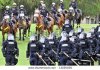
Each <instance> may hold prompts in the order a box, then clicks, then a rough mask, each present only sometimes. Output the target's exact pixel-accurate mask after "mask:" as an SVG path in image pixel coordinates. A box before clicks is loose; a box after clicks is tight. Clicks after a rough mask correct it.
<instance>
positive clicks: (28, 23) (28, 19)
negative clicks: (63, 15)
mask: <svg viewBox="0 0 100 70" xmlns="http://www.w3.org/2000/svg"><path fill="white" fill-rule="evenodd" d="M31 21H32V19H30V18H28V17H27V18H26V23H27V32H28V37H29V35H30V28H31V23H32V22H31ZM27 32H26V33H27ZM26 35H27V34H26Z"/></svg>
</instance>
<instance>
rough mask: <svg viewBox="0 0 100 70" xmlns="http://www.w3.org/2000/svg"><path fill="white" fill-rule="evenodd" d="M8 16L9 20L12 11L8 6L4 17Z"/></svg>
mask: <svg viewBox="0 0 100 70" xmlns="http://www.w3.org/2000/svg"><path fill="white" fill-rule="evenodd" d="M6 15H8V16H9V18H10V16H11V10H10V6H6V10H5V11H4V16H6Z"/></svg>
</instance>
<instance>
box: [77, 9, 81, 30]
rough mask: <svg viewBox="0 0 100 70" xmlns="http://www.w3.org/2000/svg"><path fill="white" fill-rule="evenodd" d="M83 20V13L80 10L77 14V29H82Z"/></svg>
mask: <svg viewBox="0 0 100 70" xmlns="http://www.w3.org/2000/svg"><path fill="white" fill-rule="evenodd" d="M81 19H82V11H81V10H80V9H77V14H76V23H77V28H78V27H80V23H81Z"/></svg>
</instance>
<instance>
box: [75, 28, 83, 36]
mask: <svg viewBox="0 0 100 70" xmlns="http://www.w3.org/2000/svg"><path fill="white" fill-rule="evenodd" d="M83 32H84V29H83V28H81V27H80V28H78V29H77V33H76V35H77V37H78V36H79V35H80V34H81V33H83Z"/></svg>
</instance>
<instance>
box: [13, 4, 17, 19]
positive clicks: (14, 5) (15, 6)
mask: <svg viewBox="0 0 100 70" xmlns="http://www.w3.org/2000/svg"><path fill="white" fill-rule="evenodd" d="M11 13H12V16H13V17H15V18H16V20H17V17H18V8H17V4H16V3H13V6H12V9H11Z"/></svg>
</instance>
